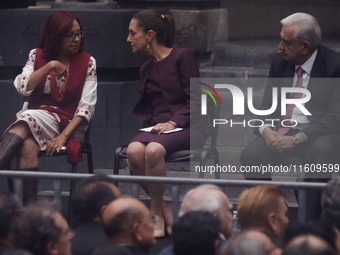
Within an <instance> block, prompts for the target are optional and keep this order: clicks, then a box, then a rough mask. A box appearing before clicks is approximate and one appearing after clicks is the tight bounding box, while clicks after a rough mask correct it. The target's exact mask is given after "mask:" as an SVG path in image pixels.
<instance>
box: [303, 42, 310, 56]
mask: <svg viewBox="0 0 340 255" xmlns="http://www.w3.org/2000/svg"><path fill="white" fill-rule="evenodd" d="M311 49H312V45H311V44H310V42H309V41H305V42H304V43H303V51H302V53H303V54H308V53H310V52H311Z"/></svg>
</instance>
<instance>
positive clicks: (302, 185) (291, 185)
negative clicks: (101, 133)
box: [0, 170, 326, 189]
mask: <svg viewBox="0 0 340 255" xmlns="http://www.w3.org/2000/svg"><path fill="white" fill-rule="evenodd" d="M92 175H93V174H82V173H53V172H29V171H8V170H3V171H0V177H12V178H39V179H61V180H80V179H83V178H87V177H90V176H92ZM108 176H109V177H110V178H112V179H113V180H114V181H117V182H130V183H131V182H132V183H147V182H152V183H162V184H176V185H184V184H189V185H199V184H215V185H218V186H243V187H244V186H255V185H261V184H267V185H274V186H278V187H280V188H283V189H321V188H323V187H324V186H326V183H318V182H313V183H310V182H279V181H261V180H259V181H256V180H251V181H250V180H222V179H198V178H177V177H154V176H126V175H108Z"/></svg>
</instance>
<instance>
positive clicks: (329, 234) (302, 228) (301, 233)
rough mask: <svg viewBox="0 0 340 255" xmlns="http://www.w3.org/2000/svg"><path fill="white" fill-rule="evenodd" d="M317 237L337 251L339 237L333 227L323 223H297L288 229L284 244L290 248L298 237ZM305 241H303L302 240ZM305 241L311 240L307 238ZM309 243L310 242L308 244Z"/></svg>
mask: <svg viewBox="0 0 340 255" xmlns="http://www.w3.org/2000/svg"><path fill="white" fill-rule="evenodd" d="M310 236H311V237H313V238H314V237H317V238H319V239H321V240H323V241H324V242H325V243H326V244H327V245H328V246H329V247H330V248H331V249H333V250H337V244H336V242H337V235H336V232H335V231H334V229H333V227H332V226H330V225H328V224H327V223H325V222H323V221H316V222H310V223H295V224H294V225H291V226H289V227H288V228H287V231H286V233H285V236H284V244H285V246H288V245H289V244H290V243H292V241H293V240H295V239H297V238H298V237H310ZM301 240H303V239H301ZM305 240H307V241H308V240H309V239H308V238H306V239H305ZM310 240H314V239H310ZM307 243H308V242H307Z"/></svg>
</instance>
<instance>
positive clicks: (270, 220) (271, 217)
mask: <svg viewBox="0 0 340 255" xmlns="http://www.w3.org/2000/svg"><path fill="white" fill-rule="evenodd" d="M267 222H268V225H269V227H270V231H271V232H273V233H276V231H277V226H276V214H275V213H274V212H270V213H269V214H268V215H267Z"/></svg>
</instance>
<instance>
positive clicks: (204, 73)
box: [200, 66, 269, 79]
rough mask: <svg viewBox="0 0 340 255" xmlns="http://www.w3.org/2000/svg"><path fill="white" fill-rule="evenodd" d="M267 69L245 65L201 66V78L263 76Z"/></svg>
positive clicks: (266, 74)
mask: <svg viewBox="0 0 340 255" xmlns="http://www.w3.org/2000/svg"><path fill="white" fill-rule="evenodd" d="M268 72H269V69H266V68H253V67H246V66H209V67H201V68H200V75H201V78H245V79H247V78H265V77H267V76H268Z"/></svg>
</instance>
